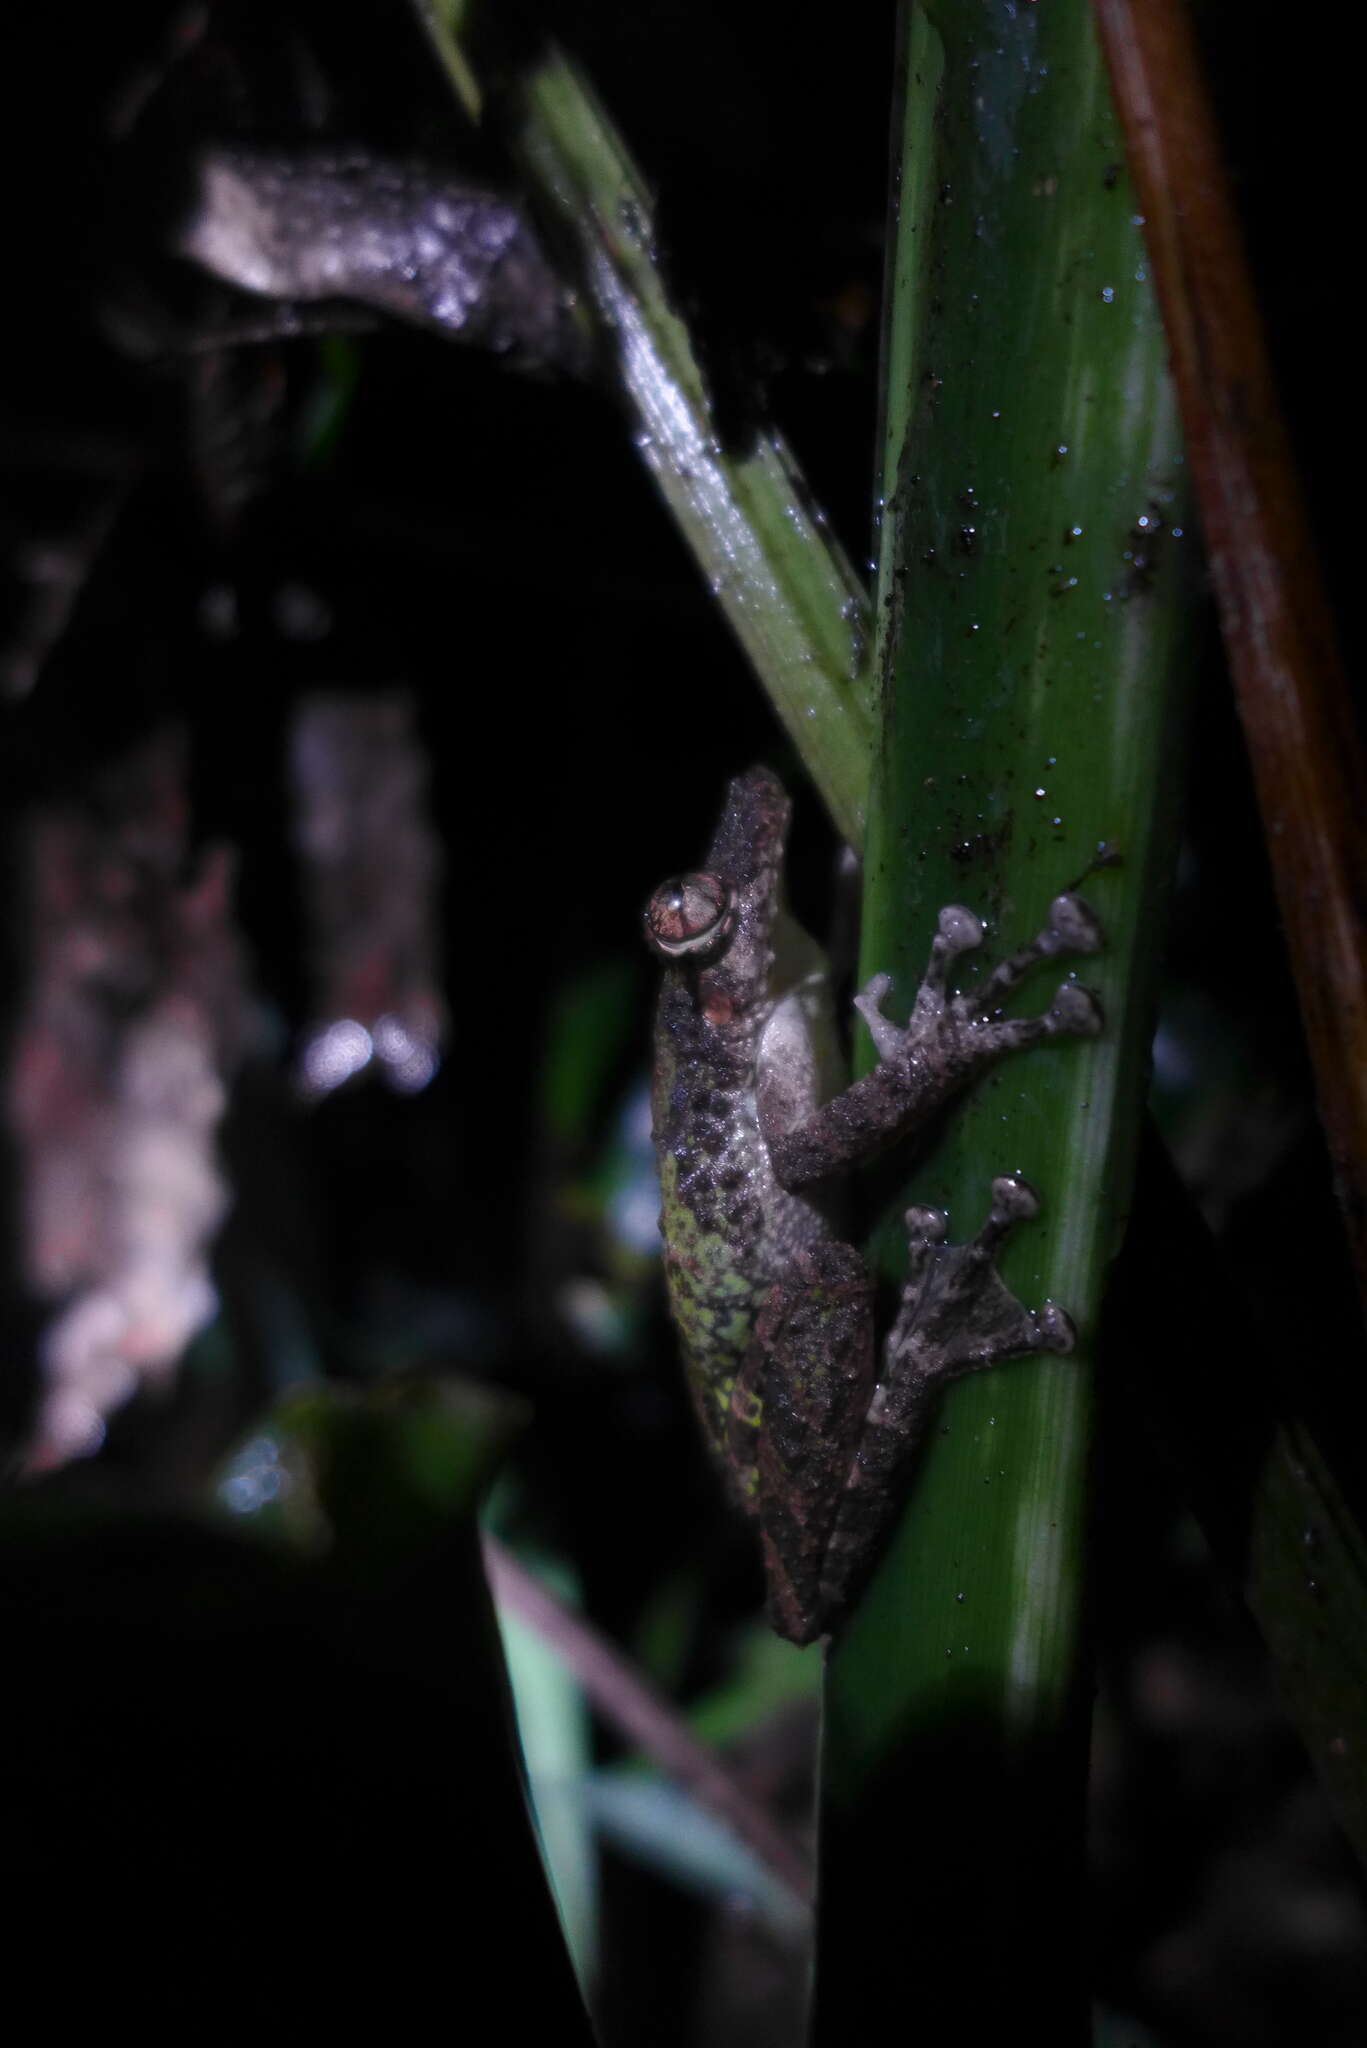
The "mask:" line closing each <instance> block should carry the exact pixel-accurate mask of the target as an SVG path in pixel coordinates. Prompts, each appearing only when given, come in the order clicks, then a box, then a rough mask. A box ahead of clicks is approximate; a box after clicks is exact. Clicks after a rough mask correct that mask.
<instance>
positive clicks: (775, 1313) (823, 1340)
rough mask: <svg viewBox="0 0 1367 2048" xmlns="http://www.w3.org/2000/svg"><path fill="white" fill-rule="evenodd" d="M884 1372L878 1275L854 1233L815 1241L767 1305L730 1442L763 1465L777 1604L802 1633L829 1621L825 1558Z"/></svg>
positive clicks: (738, 1390) (809, 1635)
mask: <svg viewBox="0 0 1367 2048" xmlns="http://www.w3.org/2000/svg"><path fill="white" fill-rule="evenodd" d="M875 1378H876V1368H875V1358H874V1317H873V1281H872V1278H871V1277H870V1274H869V1272H868V1269H867V1267H866V1266H865V1264H864V1261H863V1259H862V1258H860V1256H859V1254H858V1252H856V1251H855V1249H854V1248H853V1246H852V1245H847V1244H841V1243H839V1242H837V1241H831V1242H829V1243H826V1244H821V1245H817V1246H815V1247H814V1248H813V1249H812V1250H811V1251H809V1252H805V1253H803V1254H802V1255H801V1256H800V1257H799V1258H798V1259H797V1261H796V1263H795V1270H794V1273H793V1276H792V1278H791V1279H789V1280H784V1281H781V1282H779V1283H778V1284H777V1285H776V1286H774V1287H773V1288H772V1289H771V1291H770V1293H769V1296H768V1298H767V1300H766V1302H765V1304H764V1307H763V1309H762V1310H761V1312H760V1316H759V1320H758V1323H757V1325H756V1330H755V1338H754V1343H753V1345H752V1348H751V1353H750V1357H749V1358H748V1359H747V1361H746V1365H745V1368H744V1369H743V1371H742V1372H741V1373H740V1374H739V1375H738V1377H737V1380H736V1384H735V1387H734V1388H733V1390H732V1403H731V1409H732V1421H731V1438H730V1442H729V1445H728V1450H729V1453H730V1457H731V1459H732V1460H733V1461H737V1460H739V1466H738V1469H744V1470H745V1471H747V1472H748V1473H750V1474H752V1475H753V1478H752V1489H751V1490H752V1501H751V1505H752V1508H753V1511H754V1512H755V1513H756V1514H757V1515H758V1517H759V1523H760V1534H761V1538H762V1541H763V1546H764V1564H765V1578H766V1582H767V1584H768V1588H769V1615H770V1619H771V1621H772V1622H773V1625H774V1627H775V1628H776V1629H777V1630H778V1632H779V1634H780V1635H783V1636H787V1637H788V1638H789V1639H790V1640H791V1641H792V1642H797V1643H808V1642H811V1641H812V1640H813V1638H814V1637H815V1636H817V1635H818V1634H819V1633H820V1632H821V1629H822V1628H823V1627H824V1626H825V1623H824V1620H823V1616H822V1610H821V1606H820V1592H821V1581H822V1571H823V1565H824V1561H825V1557H826V1552H827V1549H828V1547H829V1544H830V1539H831V1531H832V1529H833V1527H834V1525H835V1520H836V1515H837V1513H838V1511H839V1508H840V1498H841V1494H842V1492H843V1490H844V1486H845V1481H846V1478H847V1476H848V1473H849V1469H850V1461H851V1459H852V1458H853V1457H854V1454H855V1449H856V1446H857V1445H858V1443H859V1439H860V1434H861V1432H862V1430H863V1429H864V1427H865V1420H866V1417H867V1415H868V1411H869V1403H870V1400H871V1399H872V1397H873V1392H874V1384H875ZM761 1415H762V1418H763V1427H762V1428H761V1427H759V1422H760V1418H761Z"/></svg>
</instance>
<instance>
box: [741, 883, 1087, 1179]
mask: <svg viewBox="0 0 1367 2048" xmlns="http://www.w3.org/2000/svg"><path fill="white" fill-rule="evenodd" d="M982 937H983V928H982V925H981V923H980V922H979V920H978V919H977V918H976V917H975V916H974V915H973V913H972V911H971V910H965V909H964V908H963V907H962V905H960V904H951V905H949V906H948V907H947V908H946V909H944V910H942V911H941V912H940V919H939V930H938V932H937V934H936V937H935V941H934V943H933V945H932V946H931V951H930V960H929V963H928V965H927V968H926V973H925V978H924V980H923V981H922V983H921V986H920V989H919V990H918V991H917V995H916V1000H915V1002H914V1003H913V1005H912V1010H911V1016H910V1018H909V1020H908V1022H907V1023H906V1024H905V1026H903V1025H899V1024H897V1023H895V1022H894V1021H893V1020H892V1019H891V1018H890V1017H886V1016H884V1014H883V1011H882V1008H881V1004H882V1002H883V999H884V998H885V997H886V995H887V993H888V990H889V989H890V987H891V985H892V984H891V981H890V979H889V977H888V976H887V975H885V974H876V975H875V976H874V977H873V979H872V980H871V981H870V982H869V983H868V985H867V986H866V987H865V988H864V989H863V990H862V991H861V992H860V994H859V995H858V996H857V997H856V998H855V1006H856V1008H857V1009H858V1010H859V1012H860V1014H861V1016H862V1017H863V1018H864V1020H865V1022H866V1023H867V1024H868V1027H869V1031H870V1033H871V1034H872V1037H873V1041H874V1044H875V1046H876V1047H877V1049H878V1056H879V1057H878V1065H877V1066H876V1067H875V1068H874V1069H873V1071H872V1073H869V1074H865V1075H864V1076H863V1077H862V1079H860V1080H858V1081H856V1082H854V1084H853V1085H852V1086H851V1087H849V1088H846V1089H845V1090H844V1091H843V1093H842V1094H839V1095H837V1096H835V1097H834V1098H833V1099H832V1100H831V1101H829V1102H826V1103H824V1104H823V1105H822V1106H821V1108H820V1109H818V1110H816V1111H815V1112H814V1113H812V1114H810V1115H808V1116H806V1117H805V1118H804V1119H802V1120H801V1121H798V1120H797V1119H796V1118H795V1117H793V1116H792V1115H791V1113H790V1112H788V1111H786V1109H785V1108H784V1107H780V1106H779V1105H777V1104H775V1105H773V1106H771V1105H770V1104H769V1103H767V1102H765V1101H764V1100H763V1099H761V1101H760V1103H759V1114H760V1127H761V1130H762V1131H763V1134H764V1138H765V1141H766V1143H767V1145H768V1148H769V1154H770V1159H771V1161H772V1164H773V1168H774V1172H775V1174H776V1175H777V1177H778V1180H779V1182H780V1183H781V1185H782V1186H784V1187H786V1188H800V1187H806V1186H808V1185H809V1184H810V1183H812V1182H813V1181H818V1180H824V1179H826V1178H828V1177H829V1176H830V1175H832V1174H836V1173H840V1172H842V1171H844V1170H845V1169H846V1168H848V1167H850V1166H852V1165H854V1164H856V1163H857V1162H858V1161H860V1160H862V1159H866V1158H868V1157H869V1156H870V1154H872V1153H874V1152H877V1151H880V1150H881V1149H882V1148H883V1147H884V1146H886V1145H889V1144H891V1143H893V1142H894V1141H895V1140H896V1139H897V1138H899V1137H901V1136H903V1135H904V1134H905V1133H906V1132H908V1131H910V1130H911V1129H913V1128H914V1127H915V1126H916V1125H918V1124H921V1123H923V1122H924V1121H925V1120H926V1119H927V1118H928V1117H930V1116H933V1115H934V1113H935V1112H936V1110H937V1109H939V1108H940V1106H941V1104H943V1103H944V1102H946V1101H947V1100H948V1099H949V1097H950V1096H951V1095H954V1094H956V1093H957V1092H958V1090H959V1089H960V1088H962V1087H963V1086H964V1085H965V1084H966V1083H967V1082H968V1081H970V1080H971V1079H972V1078H973V1077H974V1076H975V1075H976V1074H977V1073H979V1072H980V1071H981V1070H982V1069H983V1068H984V1067H987V1066H990V1065H991V1064H992V1063H993V1062H994V1061H995V1060H999V1059H1001V1058H1002V1057H1003V1056H1004V1055H1005V1054H1006V1053H1008V1052H1014V1051H1016V1050H1018V1049H1019V1048H1021V1047H1023V1046H1028V1045H1035V1044H1038V1043H1039V1042H1040V1041H1041V1040H1042V1039H1048V1038H1056V1037H1059V1036H1060V1035H1067V1036H1071V1037H1083V1038H1090V1037H1094V1036H1095V1035H1096V1033H1097V1032H1098V1031H1100V1029H1101V1023H1102V1019H1101V1006H1100V1004H1099V1003H1098V1002H1097V999H1096V997H1095V996H1094V995H1093V994H1092V993H1091V991H1090V990H1088V989H1085V988H1081V987H1079V986H1078V984H1077V983H1075V982H1064V983H1063V984H1062V985H1061V986H1060V987H1059V988H1058V990H1057V991H1056V992H1055V995H1054V1000H1053V1002H1052V1004H1051V1005H1050V1007H1049V1008H1048V1009H1047V1010H1046V1011H1045V1012H1044V1013H1043V1014H1042V1015H1040V1016H1037V1017H1022V1018H1016V1017H1002V1016H1000V1015H999V1014H997V1013H998V1012H999V1010H1000V1006H1001V1003H1002V1001H1003V999H1004V998H1005V997H1006V996H1007V995H1009V994H1010V992H1011V991H1012V990H1013V989H1014V988H1015V987H1016V985H1017V983H1018V982H1019V981H1020V980H1021V978H1022V976H1023V975H1024V974H1025V973H1026V972H1027V971H1028V970H1029V968H1031V967H1033V966H1034V965H1035V964H1036V962H1038V961H1040V960H1045V959H1052V958H1054V957H1056V956H1057V955H1059V954H1061V953H1091V952H1095V951H1096V949H1097V947H1098V946H1099V945H1100V944H1101V939H1102V934H1101V927H1100V925H1099V923H1098V921H1097V919H1096V917H1095V916H1094V915H1093V913H1092V912H1091V911H1090V910H1089V909H1088V908H1087V906H1086V904H1085V903H1083V902H1082V900H1081V899H1080V898H1079V897H1077V896H1069V895H1064V896H1056V897H1055V899H1054V901H1053V904H1052V905H1051V906H1050V913H1049V922H1048V923H1047V924H1046V925H1045V926H1044V928H1043V930H1042V931H1040V932H1038V933H1037V934H1036V935H1035V937H1034V938H1033V939H1031V940H1030V942H1029V943H1028V944H1027V945H1024V946H1021V947H1020V948H1018V950H1017V951H1016V952H1014V953H1012V954H1010V955H1009V956H1008V957H1007V958H1006V959H1005V960H1003V961H1001V962H1000V964H999V965H998V966H997V967H996V968H994V970H993V971H992V973H990V974H989V975H987V976H986V977H985V979H984V981H983V982H982V984H981V986H980V987H979V988H977V989H975V990H971V991H969V992H968V993H966V994H964V995H949V994H947V992H946V979H947V974H948V969H949V963H950V962H951V961H952V960H953V959H954V958H955V957H956V955H957V954H959V953H964V952H968V951H970V950H971V949H972V948H973V947H975V946H978V945H980V944H981V943H982Z"/></svg>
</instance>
